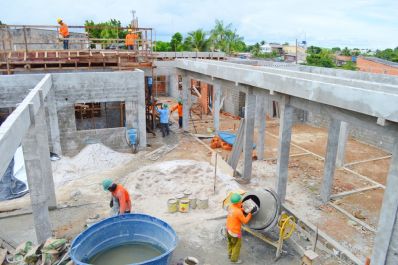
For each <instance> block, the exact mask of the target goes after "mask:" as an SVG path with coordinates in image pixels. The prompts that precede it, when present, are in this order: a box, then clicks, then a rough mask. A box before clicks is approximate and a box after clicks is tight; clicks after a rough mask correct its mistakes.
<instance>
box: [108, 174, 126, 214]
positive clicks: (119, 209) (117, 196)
mask: <svg viewBox="0 0 398 265" xmlns="http://www.w3.org/2000/svg"><path fill="white" fill-rule="evenodd" d="M102 187H103V188H104V190H105V191H109V192H111V193H112V198H111V201H110V203H109V206H110V207H111V208H112V212H113V213H114V215H118V214H125V213H130V212H131V200H130V194H129V192H128V191H127V190H126V189H125V188H124V187H123V186H122V185H121V184H116V183H113V181H112V180H110V179H105V180H104V181H102Z"/></svg>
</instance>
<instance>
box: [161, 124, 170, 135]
mask: <svg viewBox="0 0 398 265" xmlns="http://www.w3.org/2000/svg"><path fill="white" fill-rule="evenodd" d="M160 129H161V130H162V136H163V137H165V136H166V135H169V124H168V123H160Z"/></svg>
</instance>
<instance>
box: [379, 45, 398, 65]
mask: <svg viewBox="0 0 398 265" xmlns="http://www.w3.org/2000/svg"><path fill="white" fill-rule="evenodd" d="M375 56H376V57H378V58H381V59H384V60H388V61H392V62H398V47H396V48H395V49H394V50H393V49H385V50H382V51H380V50H377V51H376V54H375Z"/></svg>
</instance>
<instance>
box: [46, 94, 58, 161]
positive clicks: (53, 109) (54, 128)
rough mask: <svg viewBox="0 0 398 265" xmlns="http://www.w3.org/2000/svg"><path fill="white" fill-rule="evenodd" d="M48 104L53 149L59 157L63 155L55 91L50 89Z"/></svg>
mask: <svg viewBox="0 0 398 265" xmlns="http://www.w3.org/2000/svg"><path fill="white" fill-rule="evenodd" d="M46 103H47V104H46V105H47V112H48V125H49V127H50V139H51V145H52V147H53V150H52V151H53V152H54V153H56V154H58V155H62V149H61V139H60V133H59V124H58V113H57V105H56V100H55V92H54V89H50V91H49V92H48V94H47V102H46Z"/></svg>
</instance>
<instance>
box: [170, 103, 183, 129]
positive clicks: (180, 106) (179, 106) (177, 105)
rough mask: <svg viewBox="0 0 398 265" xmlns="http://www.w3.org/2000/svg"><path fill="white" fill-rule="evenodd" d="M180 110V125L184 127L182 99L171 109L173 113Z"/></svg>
mask: <svg viewBox="0 0 398 265" xmlns="http://www.w3.org/2000/svg"><path fill="white" fill-rule="evenodd" d="M175 110H178V125H179V126H180V129H181V128H182V101H181V99H179V100H178V104H176V105H174V106H173V107H172V108H171V109H170V111H171V113H173V111H175Z"/></svg>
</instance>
